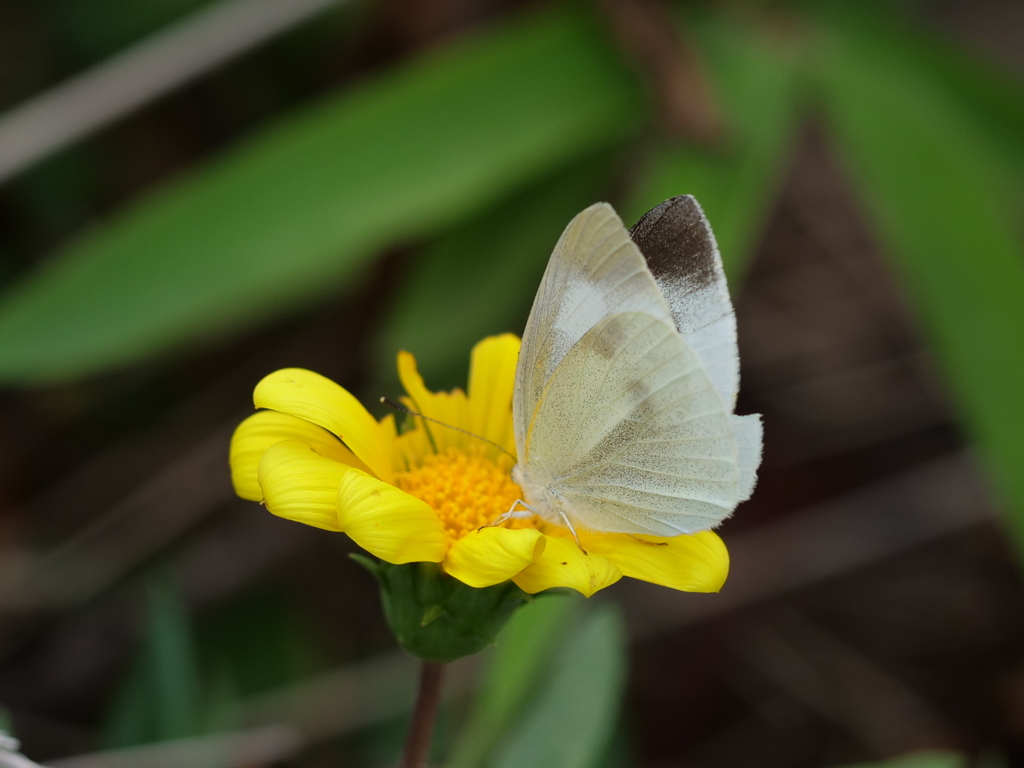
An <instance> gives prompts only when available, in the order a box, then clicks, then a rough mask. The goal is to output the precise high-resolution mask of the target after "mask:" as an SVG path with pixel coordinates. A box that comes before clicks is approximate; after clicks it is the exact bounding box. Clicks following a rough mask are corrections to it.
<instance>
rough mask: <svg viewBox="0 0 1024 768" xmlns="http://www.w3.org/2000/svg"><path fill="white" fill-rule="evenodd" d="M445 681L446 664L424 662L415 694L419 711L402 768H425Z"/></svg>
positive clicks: (415, 717)
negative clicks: (442, 686) (417, 690)
mask: <svg viewBox="0 0 1024 768" xmlns="http://www.w3.org/2000/svg"><path fill="white" fill-rule="evenodd" d="M443 678H444V664H438V663H436V662H433V661H424V662H423V667H422V668H421V669H420V690H419V693H418V694H417V695H416V709H414V710H413V713H412V722H411V723H409V735H408V736H407V737H406V739H405V753H404V755H403V756H402V768H424V766H426V764H427V755H428V754H429V753H430V738H431V736H433V735H434V721H435V720H437V704H438V701H440V699H441V682H442V679H443Z"/></svg>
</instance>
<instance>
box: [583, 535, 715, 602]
mask: <svg viewBox="0 0 1024 768" xmlns="http://www.w3.org/2000/svg"><path fill="white" fill-rule="evenodd" d="M579 533H580V541H581V542H582V543H583V546H584V547H586V549H587V551H588V552H593V553H594V554H598V555H602V556H604V557H605V558H607V559H608V560H610V561H611V562H613V563H614V564H615V565H617V566H618V568H619V570H621V571H622V573H623V574H624V575H626V576H629V577H631V578H634V579H642V580H643V581H651V582H654V583H655V584H661V585H662V586H665V587H671V588H672V589H680V590H682V591H684V592H717V591H718V590H720V589H721V588H722V585H723V584H724V583H725V579H726V577H727V576H728V575H729V551H728V550H727V549H726V548H725V544H724V543H723V542H722V540H721V539H720V538H719V537H718V534H717V533H715V532H714V531H701V532H700V533H694V534H683V535H681V536H673V537H671V538H661V537H657V536H631V535H629V534H626V533H594V532H589V531H587V532H585V531H580V532H579Z"/></svg>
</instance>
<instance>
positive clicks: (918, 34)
mask: <svg viewBox="0 0 1024 768" xmlns="http://www.w3.org/2000/svg"><path fill="white" fill-rule="evenodd" d="M901 10H905V8H901V6H900V5H899V4H893V3H885V2H882V3H878V2H874V3H863V4H862V3H831V4H828V5H826V6H824V7H823V8H821V9H819V13H820V14H821V15H822V16H824V17H825V18H826V19H827V20H828V23H830V24H831V25H841V26H842V27H845V28H846V29H847V30H849V31H854V32H856V33H857V34H859V35H861V36H862V37H866V38H868V39H869V40H870V45H871V46H872V47H873V48H875V49H877V50H878V51H879V52H880V53H882V54H883V55H884V56H886V57H894V58H896V59H898V60H899V61H900V66H901V67H904V68H909V69H911V70H914V71H915V72H916V75H917V76H918V77H924V78H926V79H927V80H928V81H929V87H931V88H939V89H941V90H942V91H944V94H945V96H946V97H947V98H951V99H953V100H955V101H956V102H958V104H957V106H958V108H959V110H960V112H961V118H962V119H965V120H970V121H971V122H972V124H973V127H974V128H976V129H978V130H979V131H980V133H981V135H982V136H984V138H986V139H988V140H990V141H991V142H992V143H993V147H992V149H993V150H995V151H996V152H998V153H1000V160H1001V161H1009V162H1000V167H998V168H996V169H995V170H996V172H1006V173H1008V174H1011V175H1013V176H1015V177H1016V179H1015V180H1016V183H1017V184H1018V185H1020V184H1021V183H1022V182H1024V142H1022V141H1021V136H1022V135H1024V82H1022V81H1021V78H1020V77H1019V75H1017V74H1016V73H1015V72H1014V71H1012V70H1011V69H1010V68H1009V67H1005V66H1004V67H1000V66H999V65H997V64H996V63H995V62H993V61H989V60H987V59H985V58H983V57H982V56H981V55H980V54H979V53H978V52H976V51H972V50H970V49H968V48H966V47H965V46H964V45H962V44H961V41H957V40H954V39H949V40H946V39H943V38H942V37H941V36H938V35H936V34H935V33H934V31H932V30H929V31H928V32H927V33H926V32H922V31H921V29H920V25H914V24H910V23H908V20H907V19H905V18H901V15H902V14H901V13H900V11H901ZM1017 191H1018V193H1019V190H1017Z"/></svg>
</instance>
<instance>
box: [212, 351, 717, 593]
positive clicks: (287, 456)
mask: <svg viewBox="0 0 1024 768" xmlns="http://www.w3.org/2000/svg"><path fill="white" fill-rule="evenodd" d="M518 353H519V339H518V338H516V337H515V336H513V335H511V334H506V335H503V336H494V337H490V338H487V339H484V340H483V341H481V342H480V343H479V344H477V345H476V347H475V348H474V349H473V353H472V358H471V364H470V373H469V388H468V394H467V393H464V392H462V391H461V390H458V389H456V390H454V391H452V392H436V393H435V392H430V391H429V390H427V388H426V387H425V386H424V384H423V379H422V378H421V377H420V375H419V373H418V372H417V370H416V362H415V360H414V359H413V357H412V355H410V354H408V353H407V352H402V353H400V354H399V356H398V372H399V376H400V378H401V381H402V385H403V386H404V387H405V390H406V392H407V393H408V398H406V399H405V403H406V405H408V407H409V408H411V409H412V410H415V411H417V412H419V413H421V414H423V415H424V416H427V417H429V418H431V419H436V420H437V421H438V422H443V423H444V424H447V425H450V426H451V427H455V429H449V428H448V427H445V426H441V425H440V424H437V423H431V422H428V421H424V420H423V419H420V418H413V420H412V423H411V426H410V428H409V429H406V430H405V431H403V432H401V433H399V432H398V430H397V429H396V426H395V420H394V417H393V416H387V417H385V418H384V419H382V420H381V421H377V420H376V419H374V418H373V416H371V415H370V413H369V412H368V411H367V410H366V409H365V408H364V407H363V406H362V405H361V404H360V403H359V401H358V400H356V398H355V397H353V396H352V395H351V394H349V393H348V392H347V391H346V390H345V389H343V388H342V387H340V386H339V385H337V384H335V383H334V382H333V381H330V380H329V379H326V378H324V377H323V376H320V375H319V374H316V373H313V372H312V371H307V370H302V369H298V368H289V369H285V370H281V371H276V372H275V373H272V374H270V375H269V376H267V377H266V378H265V379H263V380H262V381H261V382H260V383H259V384H258V385H257V386H256V390H255V392H254V393H253V399H254V402H255V405H256V407H257V408H259V409H262V410H259V411H258V412H257V413H255V414H254V415H252V416H250V417H249V418H248V419H246V420H245V421H243V422H242V423H241V424H240V425H239V427H238V429H237V430H236V431H235V434H234V437H233V438H232V441H231V475H232V480H233V482H234V485H235V491H236V492H237V493H238V495H239V496H241V497H243V498H246V499H252V500H253V501H260V502H263V504H265V505H266V507H267V509H269V510H270V511H271V512H273V513H274V514H275V515H279V516H281V517H286V518H289V519H291V520H297V521H298V522H302V523H306V524H307V525H313V526H317V527H318V528H325V529H327V530H330V531H342V532H344V533H346V534H348V535H349V536H350V537H351V538H352V539H353V540H354V541H355V542H356V543H357V544H358V545H359V546H360V547H362V548H363V549H365V550H367V551H368V552H370V553H371V554H373V555H376V556H377V557H379V558H380V559H382V560H385V561H387V562H389V563H408V562H416V561H427V562H435V563H440V564H441V566H442V568H443V569H444V570H445V571H446V572H447V573H449V574H450V575H452V576H454V577H455V578H457V579H459V580H460V581H462V582H464V583H466V584H468V585H469V586H471V587H487V586H491V585H493V584H498V583H501V582H503V581H507V580H508V579H511V580H512V581H514V582H515V583H516V584H517V585H518V586H519V587H521V588H522V589H523V590H524V591H526V592H529V593H536V592H540V591H542V590H545V589H549V588H551V587H569V588H571V589H575V590H577V591H579V592H582V593H583V594H584V595H586V596H588V597H589V596H590V595H592V594H594V593H595V592H596V591H598V590H599V589H603V588H604V587H607V586H609V585H611V584H614V583H615V582H616V581H618V580H619V579H620V578H622V577H623V576H630V577H632V578H635V579H643V580H645V581H650V582H654V583H655V584H662V585H664V586H667V587H672V588H674V589H680V590H684V591H688V592H716V591H718V589H720V588H721V586H722V584H723V583H724V582H725V578H726V575H727V574H728V571H729V555H728V552H727V551H726V549H725V545H724V544H723V543H722V540H721V539H720V538H719V537H718V536H717V535H716V534H715V533H714V532H712V531H703V532H701V533H696V534H693V535H682V536H676V537H673V538H657V537H653V536H632V535H628V534H618V533H614V534H610V533H599V532H596V531H587V530H579V531H578V534H579V538H580V542H581V543H582V545H583V547H584V548H585V549H586V552H583V551H582V550H581V549H580V547H579V546H577V545H576V542H575V541H574V540H573V538H572V535H571V534H570V532H569V531H568V530H567V529H566V528H564V527H562V526H559V525H553V524H551V523H549V522H547V521H545V520H542V519H541V518H539V517H533V518H530V519H513V520H509V521H508V522H506V523H505V524H503V525H501V526H491V527H482V526H486V525H487V524H488V523H490V522H492V521H494V520H495V519H496V518H498V517H499V516H500V515H501V514H502V513H504V512H506V511H508V510H509V508H510V507H511V506H512V504H513V502H515V501H516V500H517V499H520V498H522V496H521V491H520V489H519V486H517V485H516V484H515V483H514V482H513V481H512V479H511V474H510V473H511V469H512V467H513V465H514V464H515V460H514V459H513V458H512V457H513V455H514V454H515V441H514V438H513V430H512V387H513V379H514V373H515V366H516V358H517V356H518ZM460 430H463V431H460ZM469 433H471V434H469ZM474 435H476V436H479V437H482V438H484V440H480V439H478V437H474ZM487 441H489V442H487ZM497 446H501V448H498V447H497Z"/></svg>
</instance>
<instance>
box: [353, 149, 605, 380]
mask: <svg viewBox="0 0 1024 768" xmlns="http://www.w3.org/2000/svg"><path fill="white" fill-rule="evenodd" d="M611 165H612V163H611V161H610V158H609V157H608V155H607V154H602V155H600V156H589V157H588V158H587V159H586V160H585V161H584V162H582V163H576V164H574V165H573V166H572V167H570V168H563V169H560V170H559V172H558V173H557V174H556V175H555V176H554V177H551V178H547V179H545V180H544V181H543V182H541V183H539V184H535V185H531V186H529V187H528V188H526V189H525V190H522V191H519V192H517V193H516V194H515V195H513V196H512V197H509V198H505V199H503V200H502V201H501V202H499V203H498V204H497V205H496V206H494V207H493V208H492V209H490V210H488V211H487V213H485V214H484V215H483V216H480V217H478V218H476V219H474V220H473V221H472V222H470V223H469V224H467V225H465V226H463V227H461V228H459V229H457V230H455V231H454V232H452V233H451V234H448V235H445V236H444V237H441V238H439V239H438V240H436V241H435V242H434V243H432V244H431V245H430V246H429V247H427V248H426V249H425V250H424V252H423V253H422V254H421V255H420V256H419V257H418V258H417V259H416V261H414V262H413V264H412V265H411V266H410V268H409V269H408V270H407V271H406V272H405V273H404V274H403V275H402V287H401V288H400V289H399V291H398V293H397V295H396V297H395V301H394V309H393V310H392V312H391V314H390V316H389V317H388V319H387V320H386V321H385V323H384V325H383V327H382V329H381V332H380V334H379V336H378V338H377V339H376V340H375V341H374V343H373V344H372V345H371V347H372V348H373V349H374V351H375V354H376V355H377V363H376V366H375V369H376V371H377V382H375V384H374V387H375V388H374V389H373V390H372V391H373V392H374V393H375V394H383V393H391V392H394V391H395V389H396V387H397V386H398V384H397V382H398V378H397V374H396V372H395V355H396V353H397V352H398V350H400V349H405V350H408V351H410V352H412V353H413V354H415V355H416V357H417V363H418V365H419V368H420V372H421V373H422V374H423V376H424V378H425V379H426V381H427V382H428V384H429V385H430V386H431V387H432V388H434V389H450V388H452V387H456V386H458V387H465V386H466V370H467V366H468V362H469V352H470V349H472V347H473V345H474V344H475V343H476V342H478V341H479V340H480V339H482V338H483V337H484V336H487V335H489V334H496V333H504V332H507V331H515V332H519V331H520V330H521V329H522V327H523V326H524V325H525V323H526V316H527V314H528V313H529V311H530V306H531V305H532V304H533V296H534V294H535V293H536V291H537V286H538V285H539V284H540V278H541V275H542V274H543V273H544V267H545V265H546V264H547V260H548V257H549V256H550V255H551V249H552V248H554V246H555V242H556V241H557V240H558V237H559V235H560V234H561V233H562V229H564V227H565V225H566V224H568V223H569V220H570V219H572V217H573V216H575V215H576V214H577V213H579V211H581V210H582V209H583V208H585V207H587V206H588V205H590V204H591V203H593V202H595V201H596V200H598V199H600V198H599V195H600V190H601V189H602V188H603V187H604V186H605V185H606V183H607V182H608V180H609V179H610V177H611Z"/></svg>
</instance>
